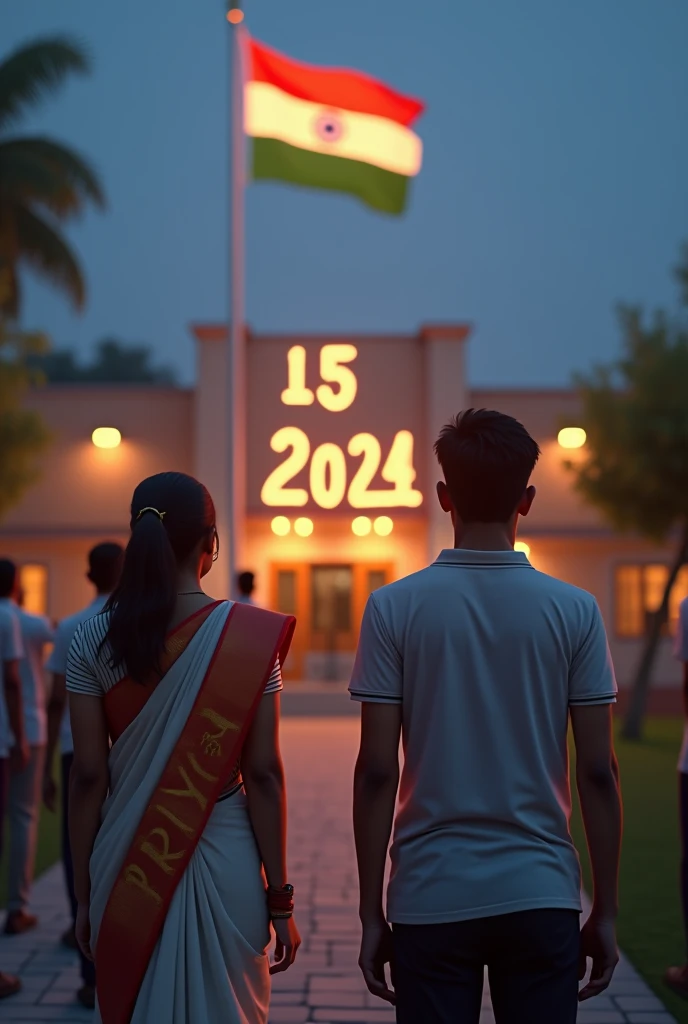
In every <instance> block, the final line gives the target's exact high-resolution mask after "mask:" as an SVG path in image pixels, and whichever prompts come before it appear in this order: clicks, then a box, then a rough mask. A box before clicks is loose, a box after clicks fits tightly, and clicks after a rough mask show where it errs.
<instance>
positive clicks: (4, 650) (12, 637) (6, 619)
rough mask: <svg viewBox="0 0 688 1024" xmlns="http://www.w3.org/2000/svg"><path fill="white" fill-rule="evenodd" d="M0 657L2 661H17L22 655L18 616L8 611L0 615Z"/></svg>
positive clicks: (22, 645)
mask: <svg viewBox="0 0 688 1024" xmlns="http://www.w3.org/2000/svg"><path fill="white" fill-rule="evenodd" d="M0 657H1V658H2V660H3V661H17V660H18V659H19V658H23V657H24V644H23V643H22V636H21V626H20V625H19V618H18V617H17V616H16V615H12V614H11V613H9V612H8V613H7V614H6V615H2V616H0Z"/></svg>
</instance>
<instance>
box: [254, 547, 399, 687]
mask: <svg viewBox="0 0 688 1024" xmlns="http://www.w3.org/2000/svg"><path fill="white" fill-rule="evenodd" d="M272 577H273V601H272V606H273V607H274V608H276V609H277V611H280V612H284V613H286V614H290V615H296V618H297V625H296V633H295V635H294V641H293V643H292V649H291V652H290V655H289V658H288V659H287V664H286V665H285V666H284V667H283V674H284V677H285V679H309V680H318V681H322V682H334V681H340V680H341V681H343V680H347V679H348V678H349V675H350V672H351V667H352V665H353V659H354V654H355V651H356V644H357V643H358V632H359V628H360V624H361V618H362V616H363V611H364V608H365V604H366V601H367V600H368V595H369V594H370V593H371V592H372V591H373V590H377V588H378V587H381V586H384V584H385V583H389V582H390V581H391V580H392V578H393V577H392V566H391V565H389V564H386V563H383V564H377V563H375V564H370V563H367V564H366V563H363V564H354V565H351V564H346V563H338V562H328V563H316V564H311V565H309V564H307V563H306V564H304V563H301V564H298V563H297V564H288V565H287V564H279V565H274V566H273V572H272Z"/></svg>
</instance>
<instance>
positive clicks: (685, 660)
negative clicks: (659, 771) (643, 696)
mask: <svg viewBox="0 0 688 1024" xmlns="http://www.w3.org/2000/svg"><path fill="white" fill-rule="evenodd" d="M675 654H676V658H677V660H678V661H680V662H681V664H682V667H683V710H684V714H685V725H684V730H683V746H682V747H681V754H680V756H679V760H678V798H679V814H680V829H681V909H682V912H683V927H684V930H685V935H686V942H687V943H688V597H687V598H685V599H684V600H683V601H681V605H680V607H679V613H678V632H677V634H676V647H675ZM664 981H665V982H666V984H667V985H668V986H669V988H672V989H673V990H674V992H677V993H678V994H679V995H681V996H683V997H684V999H688V964H683V965H682V966H681V967H670V968H669V969H668V971H667V972H666V974H665V975H664Z"/></svg>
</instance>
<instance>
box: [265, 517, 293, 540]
mask: <svg viewBox="0 0 688 1024" xmlns="http://www.w3.org/2000/svg"><path fill="white" fill-rule="evenodd" d="M270 529H271V530H272V532H273V533H275V534H277V536H278V537H286V536H287V534H288V533H289V531H290V530H291V523H290V522H289V520H288V519H287V517H286V516H275V518H274V519H273V520H272V522H271V523H270Z"/></svg>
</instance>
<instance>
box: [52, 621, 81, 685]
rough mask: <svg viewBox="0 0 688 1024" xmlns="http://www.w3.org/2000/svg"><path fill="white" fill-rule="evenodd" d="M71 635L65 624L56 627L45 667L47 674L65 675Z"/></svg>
mask: <svg viewBox="0 0 688 1024" xmlns="http://www.w3.org/2000/svg"><path fill="white" fill-rule="evenodd" d="M73 635H74V634H73V632H72V630H70V629H69V627H68V625H67V624H66V623H64V622H62V623H60V625H59V626H58V627H57V629H56V630H55V636H54V646H53V649H52V651H51V652H50V657H49V658H48V661H47V663H46V666H45V667H46V668H47V670H48V672H55V673H57V675H60V676H66V675H67V657H68V655H69V645H70V643H71V641H72V637H73Z"/></svg>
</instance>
